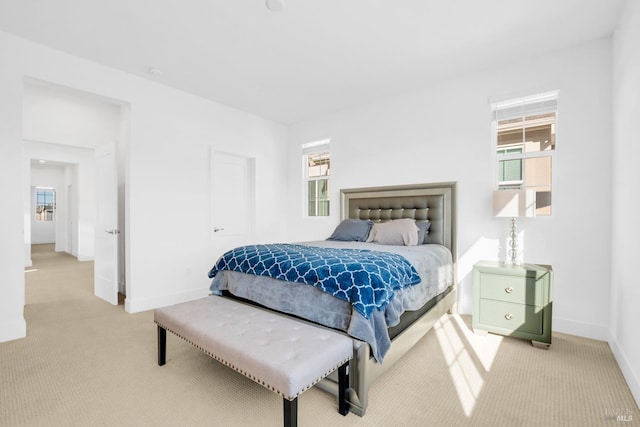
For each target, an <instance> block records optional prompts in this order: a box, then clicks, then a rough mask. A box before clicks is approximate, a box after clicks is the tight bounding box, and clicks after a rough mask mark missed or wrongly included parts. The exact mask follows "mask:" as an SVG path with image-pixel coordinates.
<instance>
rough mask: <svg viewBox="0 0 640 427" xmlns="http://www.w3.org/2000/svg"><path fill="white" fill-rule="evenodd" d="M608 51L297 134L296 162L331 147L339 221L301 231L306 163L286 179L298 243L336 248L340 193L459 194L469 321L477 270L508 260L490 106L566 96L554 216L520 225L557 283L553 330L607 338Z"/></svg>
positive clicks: (476, 77) (512, 72) (340, 117)
mask: <svg viewBox="0 0 640 427" xmlns="http://www.w3.org/2000/svg"><path fill="white" fill-rule="evenodd" d="M610 58H611V46H610V40H608V39H607V40H600V41H595V42H593V43H590V44H587V45H583V46H579V47H576V48H573V49H569V50H563V51H560V52H557V53H554V54H550V55H546V56H544V57H540V58H531V60H530V61H527V62H522V63H509V62H508V61H505V62H504V63H500V64H497V65H496V68H495V69H491V70H486V71H484V72H479V73H474V74H472V75H469V76H467V77H464V78H458V79H455V80H450V81H442V82H438V84H433V85H425V86H423V87H416V88H415V91H413V92H412V93H407V94H404V95H402V96H397V97H394V98H390V99H384V100H380V101H379V102H376V103H373V104H370V105H366V106H361V107H358V108H354V109H350V110H345V111H342V112H340V113H337V114H332V115H329V116H326V117H322V118H317V119H315V120H311V121H307V122H303V123H299V124H296V125H294V126H292V128H291V129H290V136H289V141H290V150H289V155H290V156H291V157H292V158H294V159H295V158H296V157H297V158H299V156H300V148H299V146H300V144H301V143H304V142H307V141H311V140H314V139H316V138H320V137H322V138H325V137H330V138H331V156H332V158H331V162H332V164H331V166H332V168H331V174H332V176H331V179H332V199H331V202H332V203H333V208H332V216H331V218H330V219H329V220H324V221H323V220H320V221H318V220H304V219H302V218H301V215H300V214H299V213H300V212H301V206H302V201H301V195H302V189H301V187H300V182H301V180H300V176H301V170H300V168H301V166H300V162H296V161H292V162H291V163H290V167H289V181H290V183H291V184H290V195H291V204H290V211H291V212H292V213H293V214H292V215H291V217H290V218H289V223H290V224H291V227H292V234H291V236H292V239H294V240H296V239H316V238H325V237H326V236H328V235H329V234H330V232H331V230H332V229H333V227H335V225H336V224H337V223H338V206H339V189H340V188H351V187H364V186H367V187H368V186H379V185H393V184H410V183H425V182H442V181H457V182H458V199H457V201H458V217H457V225H458V228H457V230H458V233H457V240H458V241H457V244H458V257H459V263H458V278H459V282H460V283H459V291H460V296H459V299H460V301H459V302H460V310H461V311H462V312H464V313H470V312H471V303H472V280H471V272H472V267H473V264H474V263H475V262H477V261H479V260H481V259H504V241H505V240H506V238H507V229H508V221H505V220H502V219H497V218H493V217H492V216H491V192H492V190H493V188H494V185H495V180H494V170H495V169H494V166H493V162H492V159H493V154H492V152H493V145H492V141H491V126H490V123H491V121H490V106H489V100H490V98H494V99H495V98H508V97H518V96H523V95H528V94H535V93H540V92H546V91H550V90H559V118H558V121H559V124H558V143H557V144H558V145H557V152H556V156H555V158H554V167H555V168H556V174H555V182H554V183H553V191H554V192H555V195H554V206H553V209H554V214H553V216H552V217H551V218H535V219H530V220H521V221H519V229H520V230H522V234H523V240H524V247H523V249H524V257H525V261H527V262H532V263H541V264H551V265H552V266H553V268H554V272H555V290H554V306H553V311H554V313H553V328H554V329H555V330H556V331H562V332H567V333H572V334H576V335H581V336H587V337H592V338H596V339H601V340H605V339H607V337H608V324H609V298H610V287H609V286H608V283H609V274H610V257H609V250H610V233H611V213H610V210H609V209H608V208H607V207H608V206H610V202H611V196H610V188H611V179H610V177H611V164H610V163H611V151H610V143H611V110H610V104H611V69H610V67H611V61H610Z"/></svg>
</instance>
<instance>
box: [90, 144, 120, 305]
mask: <svg viewBox="0 0 640 427" xmlns="http://www.w3.org/2000/svg"><path fill="white" fill-rule="evenodd" d="M95 154H96V164H95V166H96V168H95V172H96V201H97V205H98V212H97V215H96V230H95V241H96V247H95V261H94V292H95V295H96V296H97V297H99V298H102V299H103V300H105V301H107V302H109V303H111V304H113V305H117V304H118V236H119V231H118V178H117V174H116V156H115V148H114V145H113V144H108V145H105V146H103V147H100V148H97V149H96V151H95Z"/></svg>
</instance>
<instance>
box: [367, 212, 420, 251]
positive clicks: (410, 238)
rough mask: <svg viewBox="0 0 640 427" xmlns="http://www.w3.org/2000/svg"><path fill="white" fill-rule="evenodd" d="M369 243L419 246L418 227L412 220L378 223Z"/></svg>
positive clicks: (370, 234) (374, 226)
mask: <svg viewBox="0 0 640 427" xmlns="http://www.w3.org/2000/svg"><path fill="white" fill-rule="evenodd" d="M367 242H373V243H379V244H381V245H404V246H416V245H417V244H418V227H417V225H416V222H415V221H414V220H413V219H411V218H403V219H394V220H393V221H388V222H376V223H375V224H374V225H373V228H372V229H371V233H369V238H368V239H367Z"/></svg>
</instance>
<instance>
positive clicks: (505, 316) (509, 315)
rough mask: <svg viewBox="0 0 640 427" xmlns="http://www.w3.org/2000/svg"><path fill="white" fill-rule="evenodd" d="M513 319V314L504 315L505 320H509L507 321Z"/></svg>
mask: <svg viewBox="0 0 640 427" xmlns="http://www.w3.org/2000/svg"><path fill="white" fill-rule="evenodd" d="M512 317H513V316H512V315H511V313H507V314H505V315H504V318H505V319H507V320H511V318H512Z"/></svg>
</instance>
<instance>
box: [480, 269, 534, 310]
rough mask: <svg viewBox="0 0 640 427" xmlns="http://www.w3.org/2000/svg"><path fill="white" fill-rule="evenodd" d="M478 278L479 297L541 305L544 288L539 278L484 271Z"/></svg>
mask: <svg viewBox="0 0 640 427" xmlns="http://www.w3.org/2000/svg"><path fill="white" fill-rule="evenodd" d="M480 280H481V284H480V298H490V299H495V300H500V301H507V302H514V303H520V304H529V305H537V306H542V305H543V302H544V288H543V283H542V280H540V278H538V280H536V279H535V278H534V277H524V276H506V275H499V274H488V273H485V274H483V275H482V276H481V277H480Z"/></svg>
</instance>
